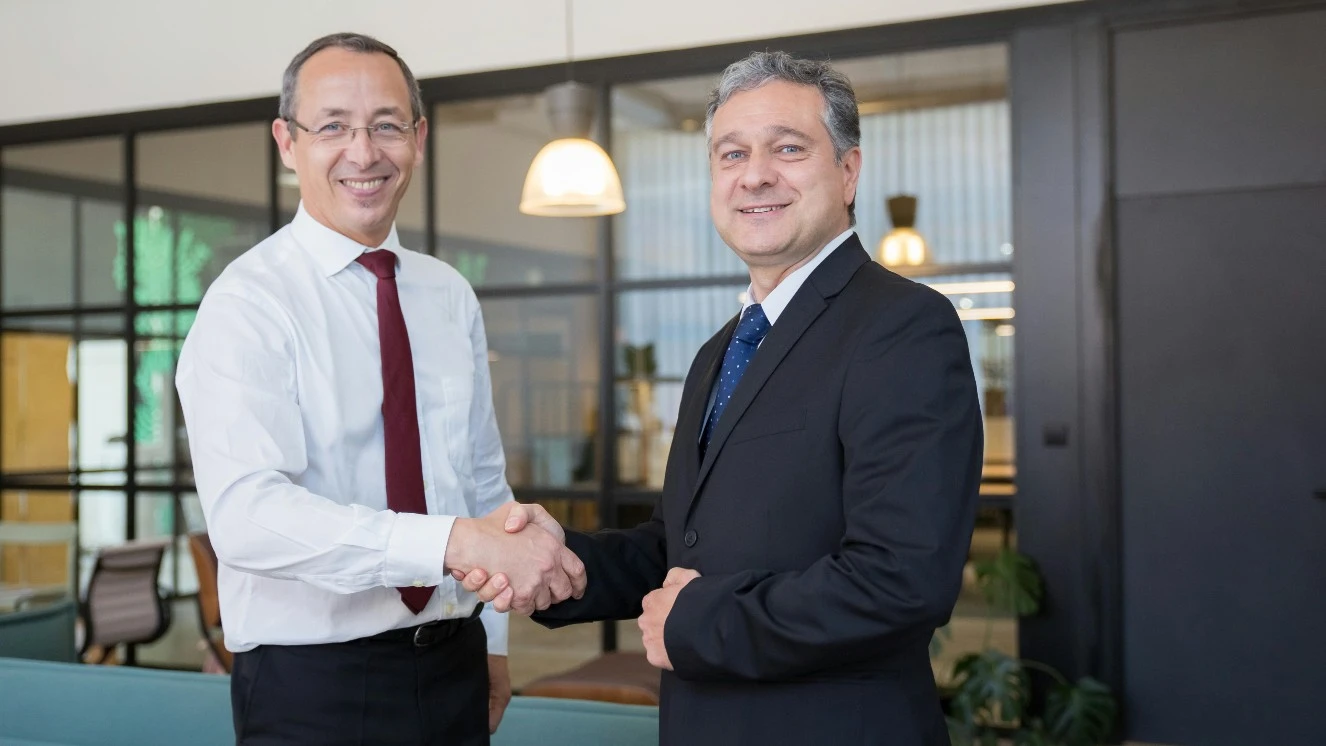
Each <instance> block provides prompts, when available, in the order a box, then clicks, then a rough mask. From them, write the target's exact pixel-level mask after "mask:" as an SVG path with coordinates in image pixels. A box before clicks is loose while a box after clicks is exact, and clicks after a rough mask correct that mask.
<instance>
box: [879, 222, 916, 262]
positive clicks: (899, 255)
mask: <svg viewBox="0 0 1326 746" xmlns="http://www.w3.org/2000/svg"><path fill="white" fill-rule="evenodd" d="M926 253H927V252H926V245H925V239H924V238H921V234H920V233H917V232H916V231H915V230H913V229H911V228H894V229H893V230H891V231H889V233H888V235H886V236H884V240H882V241H880V242H879V263H880V264H883V265H884V266H886V267H901V266H912V267H914V266H917V265H921V264H925V260H926Z"/></svg>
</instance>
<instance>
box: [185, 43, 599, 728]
mask: <svg viewBox="0 0 1326 746" xmlns="http://www.w3.org/2000/svg"><path fill="white" fill-rule="evenodd" d="M427 129H428V123H427V120H426V119H425V118H424V117H423V112H422V104H421V101H420V96H419V89H418V85H417V83H416V82H415V79H414V76H413V75H412V74H411V73H410V70H409V68H408V67H407V66H406V65H405V63H404V62H403V61H402V60H401V59H400V58H399V57H398V56H397V54H396V52H395V51H394V50H392V49H391V48H390V47H388V46H386V45H384V44H382V43H381V42H378V41H377V40H375V39H372V38H369V37H366V36H361V35H355V34H336V35H332V36H328V37H324V38H322V39H319V40H317V41H315V42H313V43H312V44H310V45H309V46H308V47H307V48H306V49H305V50H304V51H302V52H301V53H300V54H299V55H297V56H296V57H295V58H294V60H293V61H292V62H291V63H290V66H289V67H288V68H287V70H286V73H285V78H284V82H283V86H282V91H281V108H280V117H279V118H278V119H276V120H275V122H273V125H272V133H273V136H274V137H275V138H276V142H277V144H278V146H279V148H280V152H281V159H282V161H283V162H284V163H285V165H286V166H287V167H289V168H291V169H293V170H294V171H295V172H296V173H297V174H298V176H299V185H300V194H301V197H302V202H301V204H300V208H299V212H298V214H297V215H296V216H295V218H294V220H293V221H292V222H291V223H290V224H289V225H287V226H286V227H284V228H282V229H281V230H280V231H278V232H277V233H276V234H274V235H273V236H271V237H270V238H268V239H267V240H265V241H263V242H262V243H260V244H258V245H257V246H256V247H254V248H253V249H252V250H250V251H249V252H247V253H245V254H244V255H243V256H241V257H240V258H239V259H237V260H235V262H234V263H232V264H231V265H230V266H229V267H228V268H227V269H226V271H225V272H224V273H222V275H221V276H220V277H219V278H218V279H217V280H216V282H215V283H213V284H212V286H211V288H210V289H209V290H208V292H207V295H206V297H205V298H204V299H203V302H202V305H201V308H200V309H199V312H198V316H197V320H196V322H195V324H194V326H193V328H192V330H191V331H190V333H189V336H188V339H187V340H186V341H185V344H184V349H183V352H182V353H181V356H180V361H179V368H178V374H177V379H176V384H177V387H178V389H179V393H180V402H181V404H182V407H183V410H184V416H185V420H186V422H187V425H188V431H189V440H190V449H191V451H192V455H193V466H194V473H195V476H196V479H197V485H198V494H199V497H200V498H201V500H202V505H203V510H204V512H205V515H206V519H207V526H208V532H209V535H210V538H211V541H212V545H213V546H214V547H215V549H216V553H217V557H218V559H219V560H220V571H219V578H218V581H219V587H220V600H221V614H222V618H223V619H224V626H225V636H226V646H227V647H228V648H229V649H230V650H232V651H234V652H235V654H236V655H235V664H234V671H233V672H232V674H233V675H232V683H231V692H232V701H233V705H234V719H235V730H236V739H237V741H238V742H239V743H243V744H277V743H280V744H295V743H299V744H312V743H317V744H336V743H364V742H370V743H374V744H387V743H409V744H419V743H429V744H433V743H438V744H441V743H446V744H486V743H488V736H489V734H490V733H491V732H492V731H494V730H496V728H497V724H498V722H499V721H500V720H501V716H502V712H503V710H504V709H505V707H506V704H507V702H508V701H509V699H510V696H511V685H510V677H509V674H508V671H507V664H506V657H505V656H506V633H507V629H506V619H505V617H503V616H500V615H498V614H497V613H496V612H495V611H493V610H492V609H487V610H484V611H482V612H480V609H481V608H482V606H483V605H482V604H481V603H479V601H478V599H477V598H476V597H475V595H474V594H472V593H470V592H467V591H465V590H464V589H463V588H461V587H460V586H459V585H458V584H457V583H456V582H455V581H454V580H452V579H451V578H450V577H449V575H448V571H450V570H456V571H470V570H473V569H474V568H485V569H488V570H492V571H494V572H501V573H503V574H504V575H505V576H506V577H508V578H509V579H510V591H511V593H510V594H508V595H514V596H515V597H516V598H515V601H514V602H513V603H512V607H513V608H516V609H518V610H521V611H523V612H525V613H529V612H532V611H533V610H535V609H542V608H547V607H548V605H549V604H552V603H556V602H558V601H562V600H565V599H567V598H569V597H571V596H576V597H578V596H579V595H580V594H581V593H582V592H583V590H584V582H585V577H584V566H583V564H581V562H580V561H579V560H578V559H577V558H576V557H575V555H574V554H572V553H570V552H569V551H568V550H566V548H565V547H564V546H563V536H562V532H561V529H560V527H558V526H557V524H556V522H555V521H553V520H551V519H550V518H547V515H546V513H539V516H540V519H539V521H538V522H537V525H532V526H530V527H529V528H528V529H526V530H523V531H520V532H519V533H515V534H512V533H509V532H507V531H504V530H503V528H504V523H505V520H506V517H507V514H508V513H509V512H510V510H511V506H512V505H514V503H513V502H512V495H511V489H510V487H509V486H508V485H507V483H506V479H505V474H504V472H505V460H504V456H503V453H502V444H501V440H500V439H499V437H498V432H497V424H496V419H495V417H494V414H493V404H492V391H491V382H490V380H489V373H488V357H487V355H488V352H487V342H486V339H485V335H484V328H483V319H482V316H481V314H480V310H479V304H478V301H477V300H476V298H475V295H474V291H473V290H472V289H471V288H470V286H469V285H468V284H467V283H466V282H465V280H464V279H463V278H462V277H461V276H460V275H459V274H458V273H457V272H456V271H455V270H454V269H452V268H451V267H449V266H447V265H446V264H444V263H442V262H440V261H438V260H436V259H433V258H432V257H428V256H424V255H422V254H419V253H416V252H412V251H409V250H406V249H403V248H402V247H401V245H400V242H399V240H398V239H397V235H396V230H395V228H394V221H395V217H396V211H397V206H398V204H399V203H400V200H401V197H402V196H403V195H404V193H405V191H406V188H407V186H408V185H409V183H410V176H411V173H412V171H413V169H414V168H415V167H417V166H419V165H420V163H421V162H422V160H423V143H424V137H425V136H426V135H427ZM504 608H505V606H504ZM477 621H481V622H482V623H481V624H480V623H476V622H477ZM485 653H486V654H487V655H485Z"/></svg>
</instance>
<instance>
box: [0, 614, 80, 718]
mask: <svg viewBox="0 0 1326 746" xmlns="http://www.w3.org/2000/svg"><path fill="white" fill-rule="evenodd" d="M77 618H78V604H77V603H75V602H74V600H73V599H72V598H66V599H62V600H60V601H57V602H55V603H52V604H47V605H45V606H34V607H32V608H30V609H24V610H23V611H11V612H6V613H4V614H0V658H31V659H32V660H39V661H61V662H64V663H73V662H74V661H76V660H78V654H77V653H76V652H75V651H74V621H75V620H76V619H77ZM3 691H4V689H3V688H0V692H3ZM0 706H3V705H0Z"/></svg>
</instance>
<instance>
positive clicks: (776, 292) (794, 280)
mask: <svg viewBox="0 0 1326 746" xmlns="http://www.w3.org/2000/svg"><path fill="white" fill-rule="evenodd" d="M852 233H853V229H852V228H848V229H847V230H845V231H843V232H842V233H839V234H838V237H837V238H835V239H833V240H832V241H830V242H829V243H828V244H826V245H825V247H824V248H823V249H820V253H818V254H816V255H815V256H814V258H812V259H811V260H810V261H808V262H806V263H805V264H803V265H801V266H800V267H797V269H796V271H795V272H793V273H792V274H790V275H788V276H787V277H784V278H783V281H782V282H780V283H778V285H777V287H775V288H774V289H773V290H771V291H769V295H767V296H765V298H764V300H763V301H760V308H761V309H763V310H764V315H765V316H766V317H767V318H768V319H769V325H770V326H772V325H773V324H775V323H777V321H778V317H779V316H780V315H782V313H783V310H784V309H786V308H787V304H788V303H791V302H792V297H793V296H795V295H796V294H797V291H798V290H800V289H801V285H802V283H804V282H805V281H806V278H807V277H810V273H811V272H814V271H815V268H816V267H818V266H820V263H821V262H823V261H824V260H825V259H827V258H828V257H829V254H832V253H833V250H834V249H836V248H838V247H839V246H842V245H843V242H844V241H846V240H847V239H848V238H849V237H850V236H851V235H852ZM754 304H755V300H754V298H753V297H752V296H751V287H750V286H749V285H747V286H746V302H745V304H744V305H742V307H741V311H742V313H745V312H746V309H747V308H750V307H751V306H752V305H754Z"/></svg>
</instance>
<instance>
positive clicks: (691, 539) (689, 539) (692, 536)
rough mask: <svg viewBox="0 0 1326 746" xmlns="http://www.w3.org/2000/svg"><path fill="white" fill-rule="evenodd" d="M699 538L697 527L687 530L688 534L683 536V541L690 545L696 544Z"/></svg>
mask: <svg viewBox="0 0 1326 746" xmlns="http://www.w3.org/2000/svg"><path fill="white" fill-rule="evenodd" d="M699 539H700V535H699V534H697V533H695V529H691V530H690V531H687V532H686V535H685V536H683V537H682V541H684V542H686V546H688V547H693V546H695V542H697V541H699Z"/></svg>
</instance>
